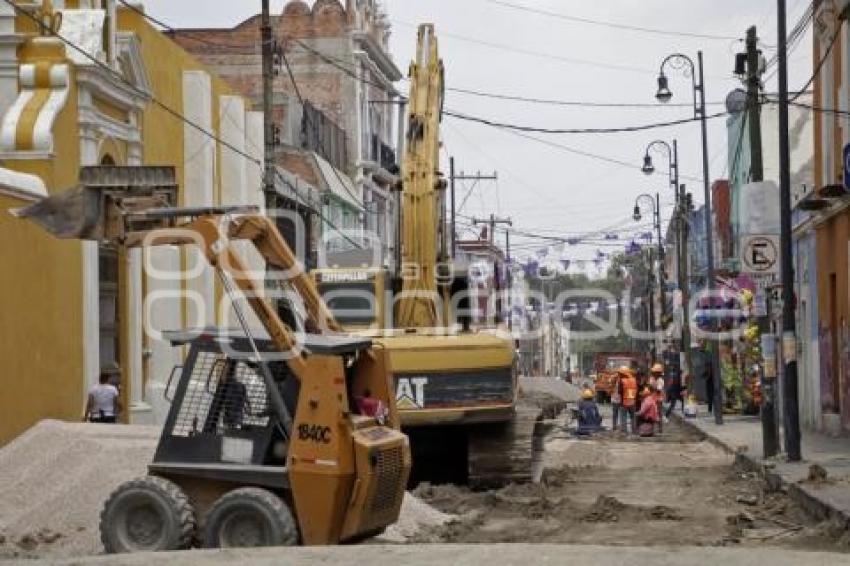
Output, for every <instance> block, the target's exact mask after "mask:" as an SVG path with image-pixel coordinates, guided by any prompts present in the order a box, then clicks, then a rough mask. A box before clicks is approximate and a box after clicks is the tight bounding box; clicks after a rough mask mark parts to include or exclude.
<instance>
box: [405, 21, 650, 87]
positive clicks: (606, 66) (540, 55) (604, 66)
mask: <svg viewBox="0 0 850 566" xmlns="http://www.w3.org/2000/svg"><path fill="white" fill-rule="evenodd" d="M392 21H393V23H396V24H399V25H401V26H405V27H411V28H417V27H419V26H417V25H416V24H412V23H409V22H404V21H401V20H395V19H394V20H392ZM440 36H441V37H449V38H452V39H456V40H458V41H465V42H467V43H473V44H475V45H482V46H484V47H490V48H493V49H499V50H502V51H507V52H510V53H517V54H519V55H528V56H531V57H537V58H540V59H548V60H551V61H559V62H562V63H569V64H572V65H586V66H589V67H596V68H599V69H608V70H612V71H625V72H629V73H643V74H653V75H655V74H657V73H658V71H657V70H656V69H648V68H642V67H629V66H626V65H617V64H614V63H603V62H600V61H590V60H587V59H576V58H573V57H565V56H563V55H556V54H554V53H546V52H543V51H534V50H532V49H524V48H522V47H517V46H515V45H508V44H505V43H497V42H493V41H486V40H483V39H477V38H473V37H468V36H464V35H459V34H456V33H450V32H446V31H441V32H440Z"/></svg>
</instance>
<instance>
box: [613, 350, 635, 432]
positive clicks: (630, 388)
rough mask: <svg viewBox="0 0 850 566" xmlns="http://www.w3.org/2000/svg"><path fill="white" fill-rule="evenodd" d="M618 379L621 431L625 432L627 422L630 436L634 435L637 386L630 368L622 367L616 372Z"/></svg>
mask: <svg viewBox="0 0 850 566" xmlns="http://www.w3.org/2000/svg"><path fill="white" fill-rule="evenodd" d="M617 374H618V375H619V378H620V394H621V395H622V396H623V401H622V403H623V406H622V409H621V411H620V412H621V414H622V418H623V424H622V428H621V430H622V431H623V432H626V431H627V428H628V427H627V422H628V424H629V425H631V430H632V434H634V433H635V411H636V410H637V395H638V384H637V379H636V378H635V374H634V371H632V369H631V368H630V367H627V366H623V367H621V368H620V369H619V370H617Z"/></svg>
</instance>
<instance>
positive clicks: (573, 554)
mask: <svg viewBox="0 0 850 566" xmlns="http://www.w3.org/2000/svg"><path fill="white" fill-rule="evenodd" d="M29 564H39V565H42V564H44V565H47V564H50V565H57V566H71V565H74V566H77V565H86V566H89V565H90V566H106V565H109V566H149V565H150V564H157V565H160V564H162V565H168V566H196V565H202V566H232V565H233V564H253V565H257V566H277V565H279V564H287V565H290V564H291V565H297V566H327V565H328V564H368V565H369V566H399V565H404V566H431V565H433V564H451V565H452V566H481V565H482V564H486V565H491V566H495V565H500V566H501V565H507V566H514V565H516V566H530V565H532V564H533V565H552V566H556V565H557V566H560V565H562V564H593V566H622V565H623V564H634V565H642V564H651V565H652V566H707V565H714V564H729V565H732V564H734V565H735V566H765V565H768V564H769V565H770V566H844V565H850V556H847V555H842V554H828V553H823V552H797V551H789V550H784V549H766V548H696V547H689V548H672V547H667V548H636V547H622V548H618V549H616V551H614V550H613V549H612V548H611V547H603V546H567V545H552V544H534V545H532V544H492V545H484V544H469V545H445V544H434V545H413V546H411V545H405V546H403V545H395V546H369V545H361V546H338V547H324V548H319V547H313V548H265V549H254V550H227V551H215V550H212V551H192V552H172V553H161V554H156V555H152V554H136V555H122V556H100V557H93V558H85V559H73V560H52V561H51V560H47V561H39V562H37V563H29Z"/></svg>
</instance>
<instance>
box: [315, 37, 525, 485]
mask: <svg viewBox="0 0 850 566" xmlns="http://www.w3.org/2000/svg"><path fill="white" fill-rule="evenodd" d="M409 79H410V97H409V102H408V104H409V115H408V123H407V132H406V147H405V152H404V160H403V163H402V181H401V184H400V187H398V188H399V190H400V192H401V211H400V212H401V231H402V232H401V251H402V253H401V256H402V257H401V262H400V267H399V269H398V272H397V273H390V272H389V271H388V270H387V269H384V268H382V267H380V266H374V265H356V263H355V264H354V265H343V264H342V263H343V262H344V261H345V257H344V255H343V254H338V255H337V256H336V257H337V258H338V259H339V261H335V264H334V265H332V266H330V267H323V268H320V269H317V270H314V271H313V273H312V275H313V277H314V279H315V281H316V283H317V285H318V287H319V291H320V292H321V293H322V296H323V297H324V299H325V301H326V302H327V304H328V306H329V307H330V308H331V310H332V311H333V312H334V314H335V315H336V318H337V320H338V321H340V322H341V323H342V324H343V325H344V326H345V327H346V329H347V330H350V331H352V332H357V333H360V334H362V335H367V336H371V337H373V338H374V340H375V341H376V342H377V343H379V344H381V345H383V346H385V347H386V348H387V350H388V351H389V353H390V358H391V360H392V367H393V377H394V380H395V393H396V402H397V404H398V408H399V413H400V415H401V422H402V426H403V429H404V431H405V432H406V433H407V434H408V435H409V437H410V439H411V444H412V448H413V479H414V481H418V480H428V481H431V482H457V481H461V482H466V483H469V484H470V485H473V486H475V487H491V486H498V485H504V484H506V483H510V482H524V481H529V480H531V479H532V460H533V435H534V427H535V423H536V421H537V420H538V416H539V413H540V412H539V410H537V409H536V408H535V407H531V406H528V407H526V406H524V405H523V404H521V403H520V402H519V400H518V390H519V387H518V381H517V376H516V371H515V360H514V358H515V348H514V343H513V340H512V339H511V338H510V336H508V335H506V334H500V333H499V332H496V331H495V329H491V330H490V331H475V332H473V331H470V330H469V329H468V328H465V327H468V326H469V325H464V324H456V323H455V318H458V319H461V318H462V316H461V315H462V314H463V313H462V312H461V310H462V309H468V308H470V301H469V299H468V297H469V295H468V294H466V293H467V291H468V276H467V274H466V273H463V272H461V271H460V269H459V268H458V267H457V264H456V262H454V260H453V258H451V257H450V255H449V253H448V251H447V247H448V246H447V235H446V233H445V232H446V231H445V225H446V223H445V221H444V220H445V219H444V218H443V211H444V210H445V188H446V183H445V181H444V179H442V177H441V175H440V173H439V148H440V122H441V118H442V109H443V96H444V69H443V62H442V60H441V59H440V57H439V51H438V44H437V37H436V35H435V31H434V26H433V25H431V24H425V25H422V26H420V27H419V31H418V44H417V52H416V59H415V60H414V61H413V62H412V64H411V66H410V73H409ZM362 255H363V254H357V253H352V254H351V257H352V258H354V260H355V262H356V261H357V258H358V257H361V256H362ZM453 302H456V304H453ZM457 307H460V308H457Z"/></svg>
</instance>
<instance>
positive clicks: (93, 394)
mask: <svg viewBox="0 0 850 566" xmlns="http://www.w3.org/2000/svg"><path fill="white" fill-rule="evenodd" d="M120 412H121V399H119V393H118V388H117V387H115V386H114V385H112V384H111V383H109V374H107V373H102V374H100V383H98V384H97V385H95V386H94V387H92V388H91V389H90V390H89V398H88V400H87V401H86V411H85V414H84V415H83V420H84V421H89V422H92V423H110V424H111V423H115V422H116V419H117V417H118V413H120Z"/></svg>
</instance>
